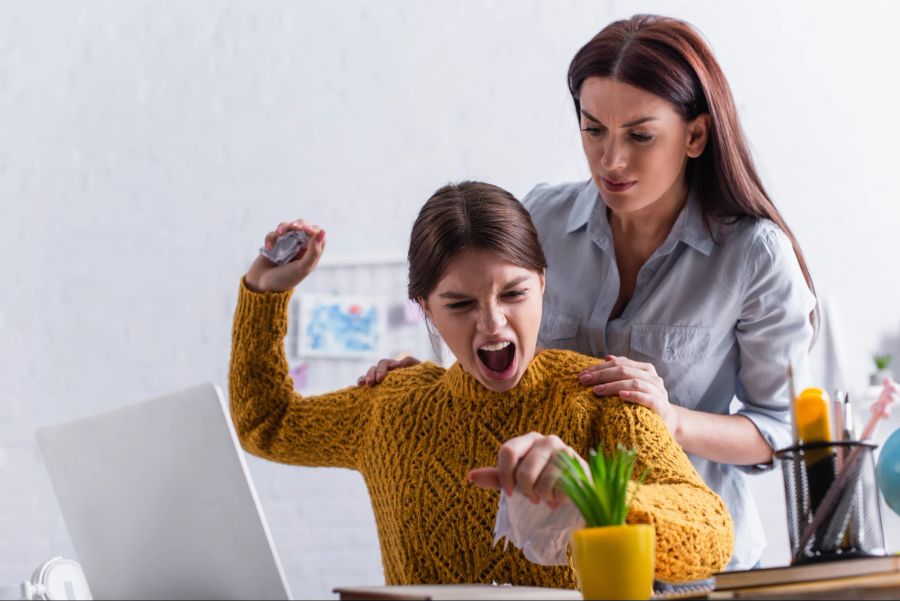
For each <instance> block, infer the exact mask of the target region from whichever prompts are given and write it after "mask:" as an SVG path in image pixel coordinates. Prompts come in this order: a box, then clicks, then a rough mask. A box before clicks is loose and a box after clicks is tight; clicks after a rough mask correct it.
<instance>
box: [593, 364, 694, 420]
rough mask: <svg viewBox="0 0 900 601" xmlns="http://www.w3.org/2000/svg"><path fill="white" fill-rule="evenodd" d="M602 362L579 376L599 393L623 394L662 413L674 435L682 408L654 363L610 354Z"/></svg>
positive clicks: (630, 399) (599, 394) (622, 396)
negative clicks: (678, 408) (677, 404)
mask: <svg viewBox="0 0 900 601" xmlns="http://www.w3.org/2000/svg"><path fill="white" fill-rule="evenodd" d="M604 359H605V360H604V361H603V362H602V363H597V364H596V365H592V366H590V367H588V368H587V369H585V370H584V371H583V372H581V373H580V374H579V376H578V379H579V380H580V381H581V383H582V384H584V385H585V386H590V387H591V388H592V389H593V391H594V393H595V394H596V395H597V396H619V397H620V398H621V399H622V400H623V401H627V402H629V403H634V404H635V405H641V406H643V407H646V408H647V409H650V410H651V411H653V412H654V413H656V414H657V415H659V416H660V417H661V418H662V420H663V422H665V424H666V428H668V429H669V432H671V433H672V434H673V435H674V434H675V433H676V432H677V431H678V410H677V409H676V407H675V405H673V404H671V403H670V402H669V393H668V391H666V386H665V383H664V382H663V379H662V378H661V377H660V376H659V374H657V373H656V368H655V367H653V364H652V363H641V362H639V361H632V360H631V359H629V358H627V357H616V356H613V355H607V356H606V357H605V358H604Z"/></svg>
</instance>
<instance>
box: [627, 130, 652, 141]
mask: <svg viewBox="0 0 900 601" xmlns="http://www.w3.org/2000/svg"><path fill="white" fill-rule="evenodd" d="M631 139H632V140H634V141H635V142H640V143H642V144H645V143H647V142H651V141H652V140H653V136H652V135H650V134H645V133H642V132H637V131H635V132H631Z"/></svg>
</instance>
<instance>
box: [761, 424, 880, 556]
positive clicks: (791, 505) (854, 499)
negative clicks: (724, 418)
mask: <svg viewBox="0 0 900 601" xmlns="http://www.w3.org/2000/svg"><path fill="white" fill-rule="evenodd" d="M875 448H876V445H874V444H870V443H866V442H853V441H842V442H822V443H819V442H816V443H808V444H804V445H797V446H793V447H789V448H786V449H782V450H780V451H777V452H776V453H775V457H776V458H777V459H778V460H779V461H780V462H781V468H782V475H783V476H784V494H785V502H786V506H787V521H788V536H789V539H790V543H791V563H792V564H794V565H796V564H802V563H812V562H816V561H830V560H835V559H850V558H856V557H877V556H881V555H886V552H885V548H884V529H883V527H882V523H881V508H880V506H879V496H878V495H879V493H878V485H877V483H876V481H875V462H874V459H873V451H874V450H875Z"/></svg>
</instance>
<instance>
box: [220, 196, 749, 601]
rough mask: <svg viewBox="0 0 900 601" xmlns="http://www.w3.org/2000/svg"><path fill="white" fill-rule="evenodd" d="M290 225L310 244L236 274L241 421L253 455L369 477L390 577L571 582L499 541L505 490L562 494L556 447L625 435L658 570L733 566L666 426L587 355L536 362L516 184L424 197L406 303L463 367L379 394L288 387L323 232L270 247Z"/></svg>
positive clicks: (400, 375) (538, 278)
mask: <svg viewBox="0 0 900 601" xmlns="http://www.w3.org/2000/svg"><path fill="white" fill-rule="evenodd" d="M289 230H301V231H305V232H306V233H307V234H309V235H310V236H311V237H312V241H311V243H310V246H309V249H308V250H306V251H304V254H302V255H300V256H299V257H298V258H295V260H294V261H292V262H290V263H287V264H285V265H282V266H275V264H273V263H271V262H269V261H268V259H265V258H263V257H259V258H258V259H257V260H256V261H255V262H254V264H253V266H252V267H251V268H250V270H249V272H248V273H247V275H246V276H245V278H244V280H243V282H242V284H241V288H240V296H239V300H238V306H237V309H236V311H235V323H234V335H233V351H232V362H231V376H230V388H231V409H232V416H233V420H234V423H235V427H236V429H237V432H238V436H239V437H240V440H241V443H242V444H243V446H244V448H245V449H247V450H248V451H249V452H251V453H254V454H256V455H259V456H260V457H264V458H266V459H270V460H273V461H280V462H285V463H293V464H298V465H310V466H334V467H344V468H350V469H356V470H358V471H360V472H361V473H362V475H363V478H364V479H365V481H366V484H367V486H368V489H369V494H370V496H371V500H372V507H373V509H374V512H375V518H376V522H377V526H378V533H379V539H380V542H381V551H382V560H383V563H384V571H385V577H386V580H387V582H388V583H390V584H403V583H407V584H408V583H465V582H472V583H477V582H481V583H487V582H491V581H496V582H509V583H513V584H521V585H537V586H550V587H569V588H574V587H575V585H576V583H575V580H574V573H573V571H572V570H571V569H569V568H568V567H544V566H538V565H535V564H531V563H529V562H528V561H527V560H526V559H525V558H524V556H523V555H522V554H521V553H520V552H519V551H517V550H509V551H503V550H502V549H501V548H494V547H493V545H492V539H493V533H492V526H493V523H494V516H495V513H496V511H497V505H498V495H497V493H496V491H495V490H493V489H496V488H499V487H500V486H504V487H506V489H507V492H509V493H512V492H513V491H516V493H517V494H519V493H521V494H525V495H527V496H529V497H530V498H531V499H532V500H533V501H535V502H537V501H539V500H540V499H543V500H544V501H546V502H550V503H559V502H561V501H563V499H562V498H561V497H560V496H559V493H557V492H556V482H557V480H558V470H557V469H556V467H555V466H554V465H553V457H554V454H555V453H556V452H558V451H565V452H568V453H570V454H572V455H573V456H574V455H577V456H579V457H580V456H584V455H585V453H587V451H588V449H589V448H594V447H596V446H597V445H602V446H603V447H604V449H605V450H606V451H607V452H610V451H612V449H613V448H615V445H616V444H617V443H621V444H624V445H627V446H631V447H635V448H638V449H639V454H638V464H639V465H638V466H637V467H636V470H635V473H641V471H642V470H643V469H644V468H645V467H649V468H650V475H649V477H648V479H647V481H646V483H645V484H644V485H642V486H640V487H639V488H638V490H637V492H636V494H635V496H634V500H633V502H632V506H631V511H630V513H629V516H628V520H629V522H633V523H638V522H642V523H652V524H653V525H654V526H655V528H656V536H657V555H656V569H657V575H658V577H659V578H661V579H664V580H670V581H684V580H692V579H696V578H703V577H707V576H709V575H710V574H711V573H713V572H715V571H718V570H720V569H721V568H723V567H724V566H725V564H726V563H727V561H728V558H729V557H730V555H731V548H732V543H733V540H732V537H733V532H732V525H731V518H730V516H729V515H728V511H727V509H726V507H725V505H724V503H722V501H721V499H719V498H718V497H717V496H716V495H715V494H714V493H713V492H712V491H710V490H709V488H708V487H706V486H705V485H704V484H703V481H702V480H701V479H700V477H699V476H698V475H697V473H696V472H695V471H694V469H693V467H692V466H691V464H690V461H689V460H688V458H687V457H686V456H685V454H684V452H683V451H682V450H681V449H680V448H678V445H677V444H676V443H675V441H674V440H672V438H671V436H670V435H669V432H668V430H667V429H666V427H665V425H664V424H663V422H662V420H660V419H659V417H658V416H657V415H655V414H653V413H652V412H651V411H648V410H647V409H645V408H643V407H637V406H635V405H629V404H625V403H623V402H622V401H621V400H619V399H617V398H615V397H606V398H604V399H602V400H600V399H598V398H597V397H596V396H595V395H594V394H593V393H592V392H591V391H590V390H588V389H586V388H583V387H582V386H580V384H579V383H578V382H577V380H576V378H575V375H576V374H577V373H578V372H579V371H580V370H582V369H585V368H586V367H588V366H589V365H590V364H591V363H592V362H593V360H592V359H591V358H590V357H584V356H582V355H578V354H577V353H574V352H571V351H544V352H542V353H540V354H538V355H537V356H536V351H535V345H536V340H537V336H538V328H539V325H540V319H541V311H542V299H543V296H542V295H543V291H544V268H545V266H546V261H545V259H544V255H543V253H542V251H541V247H540V244H539V242H538V237H537V233H536V232H535V230H534V227H533V225H532V223H531V220H530V218H529V216H528V213H527V211H526V210H525V209H524V208H523V207H522V205H521V204H520V203H519V202H518V201H517V200H516V199H515V198H513V197H512V196H511V195H510V194H509V193H507V192H504V191H503V190H500V189H499V188H496V187H494V186H490V185H487V184H479V183H465V184H460V185H458V186H447V187H445V188H442V189H441V190H439V191H438V192H437V193H436V194H435V195H434V196H433V197H432V198H431V199H430V200H429V201H428V202H427V203H426V204H425V206H424V207H423V209H422V211H421V213H420V214H419V217H418V219H417V221H416V223H415V225H414V227H413V231H412V236H411V239H410V245H409V296H410V298H411V299H413V300H415V301H417V302H418V303H419V304H420V305H421V307H422V309H423V311H424V313H425V315H426V316H427V318H428V320H429V321H431V322H432V324H433V325H434V327H435V328H436V329H437V331H438V332H439V333H440V335H441V336H443V338H444V340H445V341H446V342H447V344H448V346H449V347H450V349H451V350H452V351H453V353H454V355H455V356H456V357H457V358H458V362H457V363H456V364H455V365H454V366H453V367H451V368H450V369H449V370H444V369H443V368H440V367H438V366H437V365H434V364H432V363H422V364H419V365H417V366H415V367H412V368H410V369H407V370H402V371H398V372H396V373H394V374H391V375H390V376H388V377H387V378H385V380H384V382H383V383H382V384H381V385H380V386H378V387H375V388H372V387H368V386H361V387H360V386H357V387H352V388H347V389H344V390H340V391H337V392H333V393H330V394H325V395H321V396H318V397H313V398H309V397H307V398H301V397H300V396H299V395H298V394H297V393H295V392H294V391H293V387H292V382H291V379H290V377H289V376H288V366H287V362H286V360H285V353H284V346H283V338H284V336H285V334H286V332H287V315H286V313H287V307H288V302H289V299H290V296H291V291H292V290H293V288H294V287H295V286H296V285H297V284H299V283H300V282H302V280H303V279H304V278H305V277H306V276H307V275H309V273H310V272H311V271H312V270H313V269H314V268H315V265H316V262H317V261H318V259H319V257H320V256H321V254H322V251H323V250H324V247H325V234H324V231H322V230H320V229H318V228H316V227H312V226H309V225H307V224H306V223H305V222H301V221H297V222H292V223H289V224H282V225H280V226H279V227H278V229H276V231H275V232H272V233H270V234H269V235H268V236H267V238H266V245H267V246H270V245H271V244H272V242H273V240H274V239H275V238H276V237H277V236H278V235H281V234H283V233H285V232H286V231H289ZM498 457H499V464H498ZM473 468H477V469H473ZM467 479H468V480H469V481H470V482H474V483H475V484H477V485H478V486H473V485H471V484H468V483H467ZM482 486H483V487H484V488H481V487H482Z"/></svg>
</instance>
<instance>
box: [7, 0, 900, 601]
mask: <svg viewBox="0 0 900 601" xmlns="http://www.w3.org/2000/svg"><path fill="white" fill-rule="evenodd" d="M897 11H898V9H897V7H896V6H895V5H894V4H893V3H890V2H864V3H858V2H857V3H852V4H851V3H845V2H844V3H826V4H822V3H819V2H812V1H807V2H796V3H777V2H774V1H772V2H755V3H741V4H735V3H727V4H723V3H719V2H715V1H713V0H704V1H703V2H694V1H692V2H687V1H674V2H673V1H666V2H662V1H641V2H629V3H625V2H606V3H601V2H595V1H593V0H590V1H588V0H584V1H575V0H567V1H557V0H553V1H550V0H546V1H540V0H527V1H520V0H516V1H513V0H491V1H488V2H484V1H477V2H476V1H474V0H473V1H465V2H454V3H439V2H421V1H414V0H397V1H394V2H374V1H365V0H344V1H342V2H331V1H326V0H307V1H305V2H302V3H299V2H286V1H284V2H282V1H269V2H253V3H250V2H236V1H233V0H227V1H226V0H223V1H221V2H213V1H208V0H202V1H196V2H191V3H184V2H177V1H174V0H165V1H158V2H147V1H143V2H140V1H135V2H111V1H93V0H91V1H85V2H79V3H64V2H47V1H27V2H26V1H7V2H4V3H3V4H2V6H0V132H2V133H0V275H2V278H0V282H2V286H0V583H13V582H16V581H19V580H20V579H22V578H24V577H25V576H27V575H29V574H30V573H31V571H32V569H33V568H34V567H35V566H36V565H37V564H38V563H39V562H40V561H42V560H44V559H46V558H47V557H49V556H51V555H54V554H63V555H71V554H72V553H73V551H72V548H71V543H70V541H69V539H68V536H67V534H66V532H65V529H64V527H63V525H62V523H61V521H60V517H59V512H58V508H57V506H56V503H55V500H54V497H53V494H52V491H51V489H50V486H49V482H48V481H47V478H46V476H45V474H44V471H43V469H42V466H41V463H40V459H39V456H38V454H37V449H36V447H35V445H34V442H33V435H32V433H33V430H34V428H35V427H36V426H39V425H42V424H47V423H55V422H59V421H62V420H65V419H68V418H71V417H75V416H79V415H84V414H88V413H92V412H95V411H98V410H101V409H105V408H109V407H114V406H118V405H121V404H125V403H128V402H133V401H137V400H140V399H143V398H146V397H149V396H152V395H156V394H161V393H164V392H166V391H170V390H173V389H177V388H181V387H184V386H188V385H190V384H193V383H196V382H198V381H202V380H213V381H215V382H218V383H220V384H223V385H224V384H225V382H226V368H227V361H228V354H229V343H230V326H231V312H232V310H233V307H234V300H235V286H236V283H237V278H238V277H239V276H240V274H241V273H242V272H243V271H244V270H245V269H246V266H247V264H248V262H249V260H250V259H251V258H252V255H253V253H254V250H255V249H256V248H257V247H258V246H259V241H260V238H261V236H262V234H263V233H264V232H265V231H266V230H267V229H269V228H270V227H271V225H272V224H274V223H275V222H277V221H278V220H280V219H284V218H287V217H296V216H305V217H309V218H311V219H314V220H315V221H317V222H318V223H320V224H321V225H323V226H325V227H326V228H327V229H328V230H329V249H328V252H329V254H330V255H331V256H343V257H350V258H353V257H360V256H364V255H366V254H368V253H370V252H378V253H384V254H387V255H400V256H402V255H403V254H404V253H405V245H406V241H407V239H408V238H407V237H408V228H409V225H410V224H411V223H412V220H413V218H414V216H415V213H416V210H417V209H418V207H419V205H420V204H421V202H422V201H423V200H424V199H425V198H426V197H427V196H428V194H429V193H430V192H432V191H433V190H434V189H435V188H436V187H437V186H439V185H440V184H442V183H444V182H446V181H447V180H451V179H463V178H476V179H477V178H481V179H486V180H488V181H492V182H495V183H497V184H500V185H503V186H505V187H508V188H509V189H510V190H512V191H513V192H515V193H516V194H523V193H525V192H526V191H527V190H528V189H529V188H530V187H531V186H532V185H533V184H534V183H536V182H539V181H566V180H574V179H578V178H583V177H585V175H586V173H585V170H584V159H583V157H582V155H581V152H580V149H579V147H578V138H577V132H576V131H575V124H574V122H573V117H572V114H571V105H570V101H569V99H568V98H567V95H566V90H565V71H566V67H567V64H568V61H569V59H570V58H571V55H572V54H573V53H574V51H575V50H576V49H577V48H578V47H579V46H580V45H581V44H582V43H583V42H584V41H585V40H586V39H587V38H588V37H589V36H590V35H591V34H593V33H594V32H595V31H596V30H597V29H598V28H599V27H600V26H602V25H603V24H605V23H606V22H608V21H609V20H610V18H611V17H612V16H625V15H628V14H630V13H631V12H665V13H667V14H672V15H676V16H680V17H683V18H686V19H688V20H690V21H692V22H694V23H695V24H697V25H698V26H699V27H700V28H701V29H702V30H703V31H704V33H705V34H706V36H707V38H708V39H709V40H710V42H711V43H712V45H713V46H714V48H715V50H716V51H717V52H718V54H719V57H720V59H721V62H722V63H723V66H724V68H725V71H726V73H727V74H728V76H729V79H730V81H731V83H732V86H733V88H734V92H735V96H736V98H737V100H738V104H739V106H740V110H741V114H742V117H743V120H744V126H745V129H746V130H747V131H748V133H749V135H750V138H751V141H752V143H753V147H754V149H755V151H756V152H757V155H758V157H759V160H760V165H761V168H762V173H763V176H764V178H765V180H766V182H767V183H768V185H769V188H770V191H771V192H772V193H773V195H774V196H775V198H776V199H777V200H778V203H779V205H780V206H781V207H782V208H783V210H784V212H785V214H786V215H787V218H788V221H789V222H790V223H791V225H792V226H793V227H794V230H795V232H796V233H797V234H798V236H799V238H800V241H801V244H802V245H803V247H804V250H805V251H806V254H807V256H808V257H809V259H810V262H811V264H812V267H813V270H814V275H815V276H816V280H817V283H818V284H819V286H820V287H821V288H822V289H823V290H828V291H831V292H833V293H834V294H835V295H836V296H837V297H838V299H839V301H840V304H841V306H842V307H843V308H844V309H845V315H844V316H843V321H844V323H845V324H846V326H847V329H848V330H849V331H848V332H847V336H848V338H847V342H846V346H847V353H846V354H847V355H848V356H849V357H850V363H851V364H850V365H849V366H848V374H849V375H850V376H852V377H853V378H854V379H855V381H856V382H861V381H862V379H863V377H864V376H865V373H866V371H867V365H866V362H867V357H868V356H869V355H870V354H871V353H872V352H874V351H876V350H882V349H883V350H890V349H886V347H885V345H888V344H889V342H890V341H893V342H890V344H891V345H893V346H896V341H897V340H900V337H898V330H900V321H898V316H897V310H896V307H897V306H900V302H898V301H900V284H898V283H897V282H898V281H900V280H898V279H897V278H896V277H892V275H891V274H894V273H896V267H897V258H896V257H897V244H896V239H897V238H896V236H897V232H898V230H897V226H896V224H897V223H898V222H900V204H898V203H897V202H896V199H897V198H900V184H898V181H897V179H896V178H895V177H894V176H893V174H894V173H896V172H897V170H898V167H900V157H898V155H897V153H896V152H895V148H894V140H896V139H897V137H898V134H900V131H898V125H897V122H896V120H893V119H891V118H890V117H889V116H890V115H891V114H893V113H894V112H895V111H894V106H893V104H894V99H896V98H897V96H898V91H900V90H898V84H897V81H896V79H895V78H891V77H890V76H889V75H888V74H889V73H891V72H892V69H893V68H894V65H893V62H891V60H890V59H889V57H892V56H894V54H895V49H894V47H893V45H892V40H893V39H894V37H895V36H894V35H893V30H892V27H893V25H892V24H893V23H894V22H895V21H896V17H897V14H896V13H897ZM835 40H840V41H841V43H835ZM892 268H893V270H892ZM893 350H894V352H895V355H896V356H897V357H898V358H900V349H898V348H894V349H893ZM350 371H352V370H351V369H350V368H347V370H346V372H347V373H342V374H341V376H340V378H336V379H335V381H334V382H333V385H335V386H337V385H341V384H345V383H347V374H349V372H350ZM319 384H320V385H322V386H324V385H325V383H324V382H320V383H319ZM850 385H852V383H851V384H850ZM251 466H252V471H253V474H254V476H255V478H256V481H257V484H258V486H259V489H260V493H261V496H262V501H263V505H264V508H265V510H266V513H267V515H268V518H269V521H270V524H271V526H272V531H273V535H274V537H275V540H276V543H277V545H278V548H279V551H280V553H281V556H282V559H283V561H284V564H285V567H286V569H287V572H288V577H289V579H290V581H291V584H292V586H293V589H294V591H295V594H296V595H297V596H299V597H320V596H328V595H329V591H330V590H331V588H332V587H333V586H335V585H340V584H348V583H364V582H376V581H378V579H379V578H380V565H379V560H378V552H377V541H376V537H375V533H374V529H373V525H372V518H371V509H370V508H369V506H368V502H367V500H366V499H365V495H364V489H363V486H362V483H361V481H360V479H359V477H358V476H356V475H355V474H350V473H345V472H340V471H332V470H307V469H300V468H286V467H284V466H276V465H272V464H265V463H262V462H258V461H252V462H251ZM772 482H774V484H772V485H771V486H776V485H780V484H779V483H778V480H773V481H772ZM766 490H768V491H769V492H771V488H767V489H766ZM776 490H777V489H776ZM774 497H775V498H776V499H777V497H778V495H777V494H774ZM774 504H775V505H776V506H775V507H772V505H773V504H772V503H769V502H766V503H763V506H764V508H765V511H766V512H767V515H766V518H765V519H764V523H766V524H767V527H772V528H773V529H775V532H776V533H777V529H778V524H780V523H783V516H781V515H780V514H779V513H778V512H779V511H780V508H778V507H777V502H775V503H774ZM770 511H771V513H768V512H770ZM893 518H894V516H890V519H893ZM783 554H784V549H783V548H774V549H772V551H771V553H770V555H768V556H767V559H766V561H767V562H774V561H777V560H779V558H781V557H782V556H783Z"/></svg>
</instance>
